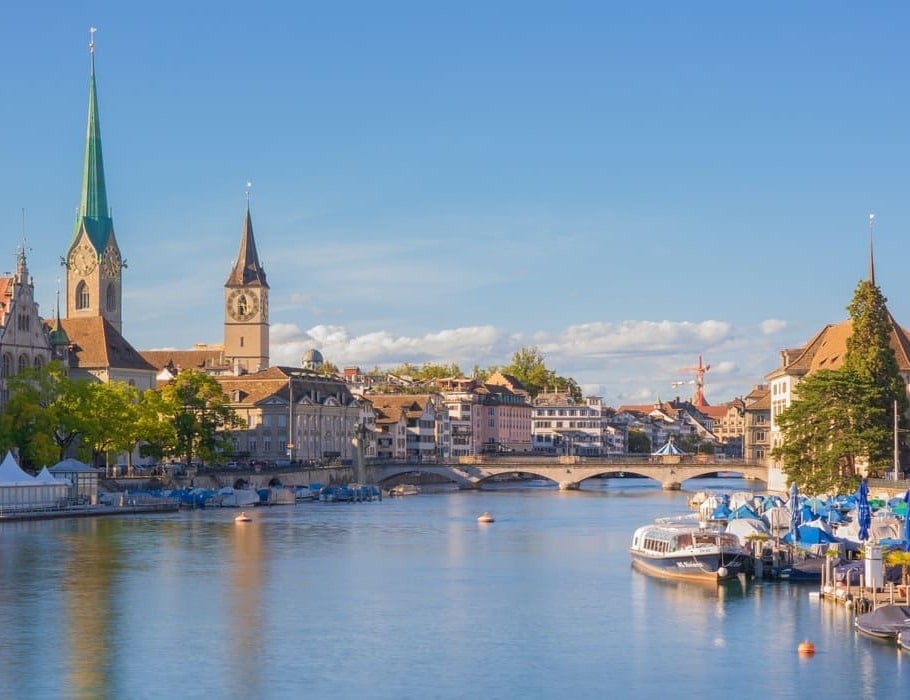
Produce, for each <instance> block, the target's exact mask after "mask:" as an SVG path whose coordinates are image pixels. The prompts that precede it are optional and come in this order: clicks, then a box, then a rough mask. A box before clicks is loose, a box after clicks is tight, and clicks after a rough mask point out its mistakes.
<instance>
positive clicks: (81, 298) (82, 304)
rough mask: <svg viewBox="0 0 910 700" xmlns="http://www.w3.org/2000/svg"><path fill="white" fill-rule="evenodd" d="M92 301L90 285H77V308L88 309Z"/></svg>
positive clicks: (81, 283)
mask: <svg viewBox="0 0 910 700" xmlns="http://www.w3.org/2000/svg"><path fill="white" fill-rule="evenodd" d="M90 301H91V300H90V299H89V295H88V285H87V284H86V283H85V282H80V283H79V284H78V285H76V308H77V309H87V308H88V305H89V302H90Z"/></svg>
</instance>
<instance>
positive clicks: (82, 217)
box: [75, 27, 112, 255]
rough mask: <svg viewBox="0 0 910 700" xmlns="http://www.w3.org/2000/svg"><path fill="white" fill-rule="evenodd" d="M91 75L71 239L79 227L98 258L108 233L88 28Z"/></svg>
mask: <svg viewBox="0 0 910 700" xmlns="http://www.w3.org/2000/svg"><path fill="white" fill-rule="evenodd" d="M90 31H91V35H92V40H91V43H90V44H89V52H90V53H91V75H90V78H89V97H88V130H87V133H86V137H85V161H84V163H83V168H82V199H81V201H80V203H79V216H78V218H77V220H76V231H75V235H77V236H78V235H79V231H80V229H81V228H82V225H83V224H84V225H85V230H86V233H88V236H89V239H91V242H92V245H93V246H94V247H95V250H96V251H97V252H98V254H99V255H100V254H101V253H102V252H103V251H104V248H105V246H106V245H107V241H108V238H109V236H110V233H111V229H112V221H111V217H110V211H109V210H108V206H107V189H106V188H105V185H104V161H103V159H102V157H101V121H100V119H99V118H98V93H97V90H96V88H95V28H94V27H92V29H91V30H90Z"/></svg>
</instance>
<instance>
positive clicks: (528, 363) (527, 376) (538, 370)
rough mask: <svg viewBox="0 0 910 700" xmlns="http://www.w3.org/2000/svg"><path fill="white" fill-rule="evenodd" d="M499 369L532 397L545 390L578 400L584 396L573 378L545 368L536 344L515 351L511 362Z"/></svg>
mask: <svg viewBox="0 0 910 700" xmlns="http://www.w3.org/2000/svg"><path fill="white" fill-rule="evenodd" d="M499 371H501V372H502V373H503V374H510V375H512V376H513V377H515V378H516V379H517V380H518V381H520V382H521V383H522V384H523V385H524V387H525V389H527V390H528V393H529V394H530V395H531V397H532V398H534V397H536V396H537V395H538V394H540V393H541V392H543V391H546V390H550V391H560V392H565V393H568V394H570V395H571V396H572V397H573V398H574V399H575V400H576V401H579V402H580V401H582V400H583V398H584V397H583V396H582V392H581V387H579V386H578V383H577V382H576V381H575V380H574V379H571V378H566V377H560V376H559V375H557V374H556V373H555V372H553V371H552V370H550V369H548V368H547V365H546V362H545V361H544V356H543V353H542V352H541V351H540V349H539V348H538V347H536V346H533V347H523V348H521V349H520V350H518V351H516V352H515V354H513V355H512V363H511V364H509V365H506V366H505V367H502V368H500V370H499Z"/></svg>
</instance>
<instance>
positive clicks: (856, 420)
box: [771, 367, 890, 493]
mask: <svg viewBox="0 0 910 700" xmlns="http://www.w3.org/2000/svg"><path fill="white" fill-rule="evenodd" d="M878 395H879V387H877V386H876V385H875V384H874V383H873V382H872V381H871V379H870V378H869V377H868V376H865V375H862V374H859V373H857V372H854V371H852V370H850V369H847V368H846V367H844V368H841V369H838V370H819V371H817V372H813V373H811V374H808V375H807V376H806V378H805V379H803V381H802V382H800V384H799V398H798V399H797V400H795V401H793V403H792V404H791V405H790V406H789V408H787V409H786V410H784V411H783V412H781V414H780V415H779V416H778V423H779V424H780V427H781V430H782V431H783V433H784V435H785V438H786V439H785V441H784V444H783V445H781V446H780V447H777V448H775V449H774V450H772V453H771V454H772V456H773V457H774V458H776V459H781V460H782V462H783V465H784V469H785V470H786V472H787V475H788V478H789V479H790V481H796V482H797V483H798V484H799V485H800V488H803V489H807V490H808V491H810V492H814V493H847V492H849V491H853V490H855V489H856V486H857V483H858V476H857V469H856V466H857V462H858V461H862V460H864V459H866V458H867V457H868V456H878V455H879V454H880V452H881V449H882V447H881V446H882V445H883V444H884V445H886V444H887V441H888V436H889V434H890V431H889V430H888V429H887V428H883V427H882V420H881V418H882V416H883V415H885V416H886V417H887V413H886V411H885V410H884V409H883V408H882V406H881V405H876V403H875V399H876V397H877V396H878Z"/></svg>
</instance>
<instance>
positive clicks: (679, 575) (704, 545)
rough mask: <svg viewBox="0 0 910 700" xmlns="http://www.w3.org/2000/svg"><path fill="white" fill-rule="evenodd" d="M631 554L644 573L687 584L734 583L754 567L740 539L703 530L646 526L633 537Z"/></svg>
mask: <svg viewBox="0 0 910 700" xmlns="http://www.w3.org/2000/svg"><path fill="white" fill-rule="evenodd" d="M629 554H630V555H631V557H632V565H633V566H634V567H635V568H636V569H638V570H640V571H643V572H645V573H647V574H650V575H652V576H658V577H660V578H668V579H678V580H685V581H711V582H717V581H724V580H729V579H734V578H736V577H737V576H739V575H740V574H742V573H746V572H747V571H748V570H749V568H750V567H749V566H748V565H749V564H750V563H751V557H750V554H749V553H748V552H747V551H746V550H745V549H744V548H743V547H742V546H741V545H740V544H739V538H738V537H737V536H736V535H734V534H732V533H728V532H724V531H722V530H719V529H717V528H711V527H702V526H699V527H687V526H683V527H674V526H670V525H667V524H661V523H654V524H652V525H645V526H643V527H640V528H638V529H637V530H636V531H635V534H633V535H632V546H631V547H630V548H629Z"/></svg>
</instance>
